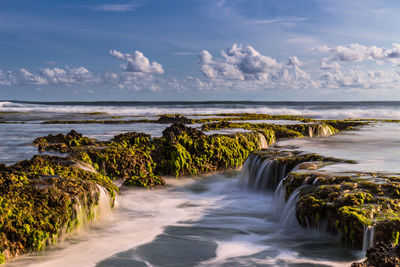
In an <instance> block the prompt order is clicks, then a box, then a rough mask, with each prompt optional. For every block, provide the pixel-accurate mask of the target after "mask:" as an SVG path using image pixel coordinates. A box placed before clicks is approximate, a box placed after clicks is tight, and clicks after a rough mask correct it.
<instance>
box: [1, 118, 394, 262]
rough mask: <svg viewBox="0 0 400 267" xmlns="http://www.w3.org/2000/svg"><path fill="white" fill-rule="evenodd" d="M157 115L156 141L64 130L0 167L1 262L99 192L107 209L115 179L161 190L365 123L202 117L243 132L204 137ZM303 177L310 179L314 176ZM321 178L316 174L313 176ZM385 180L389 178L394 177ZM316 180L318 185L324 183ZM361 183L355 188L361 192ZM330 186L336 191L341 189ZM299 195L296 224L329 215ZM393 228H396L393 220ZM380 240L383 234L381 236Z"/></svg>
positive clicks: (64, 225) (91, 203)
mask: <svg viewBox="0 0 400 267" xmlns="http://www.w3.org/2000/svg"><path fill="white" fill-rule="evenodd" d="M230 117H232V115H231V116H230ZM230 117H229V118H230ZM260 117H261V116H260V115H258V114H235V116H234V118H242V119H240V120H247V119H249V118H253V119H254V118H256V119H258V118H260ZM161 118H162V121H163V122H164V123H173V124H172V126H170V127H168V128H166V129H165V130H164V132H163V135H162V137H160V138H153V137H151V136H150V135H147V134H144V133H136V132H130V133H125V134H121V135H117V136H114V138H112V139H111V140H109V141H97V140H95V139H91V138H88V137H85V136H83V135H81V134H79V133H77V132H75V131H71V132H70V133H68V134H66V135H64V134H58V135H48V136H44V137H39V138H36V139H35V140H34V141H33V144H34V145H36V146H37V147H38V151H39V152H40V154H39V155H36V156H34V157H33V158H32V159H30V160H24V161H21V162H18V163H16V164H14V165H11V166H5V165H4V164H2V165H0V178H1V184H0V190H1V199H0V235H1V238H0V262H4V261H6V260H10V259H12V258H14V257H16V256H18V255H21V254H24V253H28V252H33V251H40V250H42V249H44V248H45V247H46V246H47V245H50V244H54V243H57V242H58V240H60V239H62V237H63V236H65V234H66V233H68V232H70V231H71V230H73V229H74V228H76V227H77V225H79V223H80V222H79V218H78V217H79V216H78V210H79V209H81V210H83V211H84V214H85V216H86V217H87V219H88V220H90V219H91V218H92V217H93V212H94V209H95V207H96V206H98V205H99V201H100V195H101V192H102V189H104V190H106V192H107V194H108V195H109V196H110V198H109V202H110V203H109V204H110V206H112V205H113V203H114V199H115V195H116V194H117V193H118V190H119V189H118V187H117V186H116V185H115V184H117V183H121V182H122V184H124V185H126V186H138V187H144V188H157V187H162V186H165V185H166V183H165V180H164V179H163V178H162V176H175V177H178V176H182V175H197V174H201V173H207V172H211V171H218V170H224V169H228V168H236V167H239V166H241V165H242V164H243V162H244V161H245V160H246V159H247V158H248V156H249V155H250V154H251V153H253V152H254V151H259V150H261V149H262V148H264V146H265V145H266V144H267V145H270V144H273V143H274V142H275V141H276V139H279V138H294V137H295V138H297V137H303V136H309V137H312V136H318V135H324V136H327V135H331V134H333V133H336V132H338V131H342V130H347V129H352V128H353V127H357V126H362V125H365V124H366V123H368V122H360V121H318V122H317V121H313V120H309V119H305V118H304V119H301V118H298V117H295V118H289V117H287V116H275V117H273V116H270V115H263V116H262V118H263V119H293V120H299V121H301V120H303V121H307V124H291V125H274V124H268V123H257V124H256V123H248V122H243V123H241V122H239V123H235V122H228V121H226V120H220V121H212V120H211V121H210V120H208V121H207V123H206V122H205V121H203V122H204V124H203V126H202V130H203V131H209V130H217V129H231V128H241V129H245V130H248V132H245V133H234V134H229V135H222V134H213V135H207V134H205V133H204V132H203V131H200V130H198V129H195V128H191V127H187V126H185V124H183V123H188V122H189V121H188V119H185V118H184V117H182V116H180V115H174V116H167V115H166V116H161V117H160V120H161ZM268 151H270V150H263V152H254V153H255V154H254V155H257V156H259V157H260V155H261V154H260V153H262V154H263V155H267V157H271V155H274V154H273V153H268ZM48 152H57V153H60V154H61V155H60V156H53V155H47V154H46V153H48ZM275 153H277V152H275ZM302 157H303V156H302ZM285 158H286V159H287V162H286V163H285V164H289V165H290V166H292V167H293V168H294V166H296V165H297V164H298V163H301V162H309V161H334V159H327V158H323V157H320V156H318V155H315V154H314V155H309V156H306V157H303V158H301V159H300V158H298V157H296V156H295V155H291V156H290V155H286V156H285ZM265 160H270V159H265ZM289 161H290V163H289ZM304 175H305V174H304ZM307 175H308V177H310V176H311V175H313V174H307ZM298 176H299V177H300V178H296V177H297V176H296V177H295V176H293V177H292V174H289V176H288V177H292V178H291V179H290V181H291V182H290V183H288V184H287V185H286V184H285V188H286V190H287V192H286V194H287V196H289V195H290V193H291V191H293V190H296V188H297V187H298V186H299V185H298V184H303V183H304V181H307V182H309V181H311V180H312V179H311V178H307V177H305V176H304V177H303V176H302V175H298ZM295 178H296V179H295ZM343 179H344V178H343ZM343 179H341V178H340V179H339V178H336V179H333V180H334V181H332V178H329V177H327V178H326V179H325V180H326V181H330V182H329V183H330V184H329V185H330V186H331V187H332V188H333V189H332V190H334V189H335V190H336V187H335V186H337V185H338V183H339V182H340V181H342V180H343ZM349 179H350V178H349ZM390 179H391V178H390ZM286 180H288V179H286ZM300 180H301V183H300V182H299V181H300ZM314 180H315V179H314ZM314 180H312V181H314ZM322 180H323V179H322V178H320V181H322ZM325 180H323V181H325ZM288 181H289V180H288ZM390 181H392V182H393V183H394V182H395V180H394V178H393V179H392V180H390ZM343 182H344V185H343V186H348V187H349V186H350V185H348V184H349V183H350V182H351V179H350V180H343ZM320 183H321V186H322V185H323V182H320ZM327 183H328V182H327ZM339 186H340V185H339ZM353 186H354V185H353ZM346 188H347V187H346ZM349 188H350V187H349ZM365 188H367V187H365ZM365 188H364V187H363V188H362V189H363V190H366V189H365ZM337 190H339V192H340V190H341V189H337ZM346 190H347V189H346ZM349 190H351V188H350V189H349ZM357 190H358V189H357ZM388 190H389V189H388ZM312 192H314V191H312ZM318 192H319V191H318V190H317V191H316V192H314V193H311V191H310V193H309V194H316V195H317V196H318V197H320V199H318V201H320V202H321V201H325V202H323V203H325V204H326V205H328V204H327V203H330V202H328V200H325V199H323V198H322V196H320V195H318V194H319V193H318ZM357 192H358V191H357ZM363 192H364V191H363ZM385 192H386V191H384V194H385ZM367 193H368V192H367ZM353 195H356V196H354V197H353V196H351V197H348V198H349V201H352V200H353V198H355V200H354V201H360V200H359V198H358V196H359V195H358V193H357V194H356V193H354V194H353ZM306 196H308V195H304V196H303V197H304V201H303V200H302V201H300V202H299V203H300V204H299V210H298V218H299V221H300V223H301V224H302V225H305V222H306V220H307V225H313V224H318V220H317V218H324V216H328V215H325V213H323V210H324V207H319V206H318V207H315V205H314V204H315V203H310V201H309V199H310V198H311V197H314V198H315V196H314V195H312V196H311V195H310V197H309V198H307V199H306ZM363 196H364V195H363ZM385 196H387V195H385ZM303 197H302V198H301V199H303ZM389 197H391V195H390V196H389ZM360 198H361V197H360ZM362 199H363V203H362V204H364V203H368V204H369V203H370V202H365V199H367V201H372V200H370V198H368V197H363V198H362ZM320 202H318V203H319V204H320V206H323V204H321V203H320ZM374 204H375V203H374ZM379 204H381V205H382V207H383V206H385V205H388V203H387V202H385V203H383V202H382V203H379ZM389 204H390V203H389ZM307 205H308V206H307ZM354 205H355V204H354ZM303 206H304V207H305V208H306V209H308V210H310V212H311V213H310V214H308V215H307V216H308V217H307V216H306V215H303V214H302V209H301V207H303ZM328 206H329V205H328ZM310 207H311V208H312V209H310ZM393 207H394V206H393ZM320 209H322V210H320ZM352 212H353V211H351V212H349V214H350V215H348V217H346V218H350V219H351V222H352V223H354V224H356V223H357V226H360V225H363V224H362V223H363V222H364V221H362V220H361V219H360V220H358V219H356V218H353V217H354V216H353V217H351V215H352V214H353V213H352ZM317 214H318V216H319V217H318V216H317ZM310 218H311V219H310ZM350 219H349V220H350ZM335 222H336V221H335ZM334 225H336V224H334ZM343 227H344V226H343ZM343 227H342V226H341V225H339V228H340V229H341V232H343V233H345V234H344V237H345V238H344V240H345V242H346V243H351V244H352V245H354V246H356V247H358V246H359V244H358V243H357V242H353V241H352V240H354V238H355V236H357V237H358V236H359V234H360V229H359V228H356V227H355V228H354V229H355V230H353V228H352V229H351V230H350V231H349V233H347V231H345V230H343V229H342V228H343ZM393 227H395V228H394V229H397V228H396V227H397V226H396V225H394V226H393ZM336 228H337V227H336ZM332 229H333V228H332ZM378 229H379V228H378ZM354 231H356V232H355V234H353V232H354ZM396 231H397V230H396ZM397 233H398V232H397ZM354 235H355V236H354ZM385 238H386V237H385V236H382V239H385ZM397 239H398V234H397ZM350 241H351V242H350Z"/></svg>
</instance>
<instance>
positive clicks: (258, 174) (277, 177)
mask: <svg viewBox="0 0 400 267" xmlns="http://www.w3.org/2000/svg"><path fill="white" fill-rule="evenodd" d="M287 173H288V170H287V166H286V164H285V163H282V162H279V161H276V160H264V159H262V158H260V157H258V156H255V155H251V156H249V158H248V159H247V160H246V161H245V163H244V165H243V168H242V172H241V174H240V178H239V181H240V183H242V184H247V186H248V187H249V188H251V189H255V190H261V191H273V190H275V189H276V188H277V186H278V185H279V183H280V181H281V180H282V179H283V178H284V177H285V176H286V175H287Z"/></svg>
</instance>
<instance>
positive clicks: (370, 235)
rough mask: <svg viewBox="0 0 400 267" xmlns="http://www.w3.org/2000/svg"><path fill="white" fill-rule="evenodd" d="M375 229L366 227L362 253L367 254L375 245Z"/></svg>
mask: <svg viewBox="0 0 400 267" xmlns="http://www.w3.org/2000/svg"><path fill="white" fill-rule="evenodd" d="M374 234H375V229H374V227H373V226H366V225H365V226H364V234H363V245H362V251H363V252H366V251H367V250H368V249H369V248H370V247H372V245H373V244H374Z"/></svg>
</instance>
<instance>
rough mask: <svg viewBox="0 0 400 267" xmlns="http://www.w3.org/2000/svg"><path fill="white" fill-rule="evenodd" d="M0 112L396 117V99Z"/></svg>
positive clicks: (100, 105)
mask: <svg viewBox="0 0 400 267" xmlns="http://www.w3.org/2000/svg"><path fill="white" fill-rule="evenodd" d="M0 112H30V113H50V114H51V113H58V114H69V113H91V112H105V113H108V114H112V115H115V114H119V115H158V114H162V113H180V114H184V115H189V114H215V113H237V112H250V113H267V114H273V115H274V114H289V115H301V116H308V117H312V118H320V119H344V118H355V119H367V118H372V119H400V103H399V102H247V101H246V102H229V101H228V102H222V101H221V102H87V103H86V102H79V103H73V102H64V103H60V102H58V103H51V102H46V103H36V102H14V101H0Z"/></svg>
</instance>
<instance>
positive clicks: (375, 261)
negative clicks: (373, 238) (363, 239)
mask: <svg viewBox="0 0 400 267" xmlns="http://www.w3.org/2000/svg"><path fill="white" fill-rule="evenodd" d="M351 266H352V267H398V266H400V245H396V246H392V245H388V244H385V243H383V242H378V243H376V244H375V246H374V247H372V248H370V249H368V251H367V259H366V260H365V261H363V262H357V263H353V264H352V265H351Z"/></svg>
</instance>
